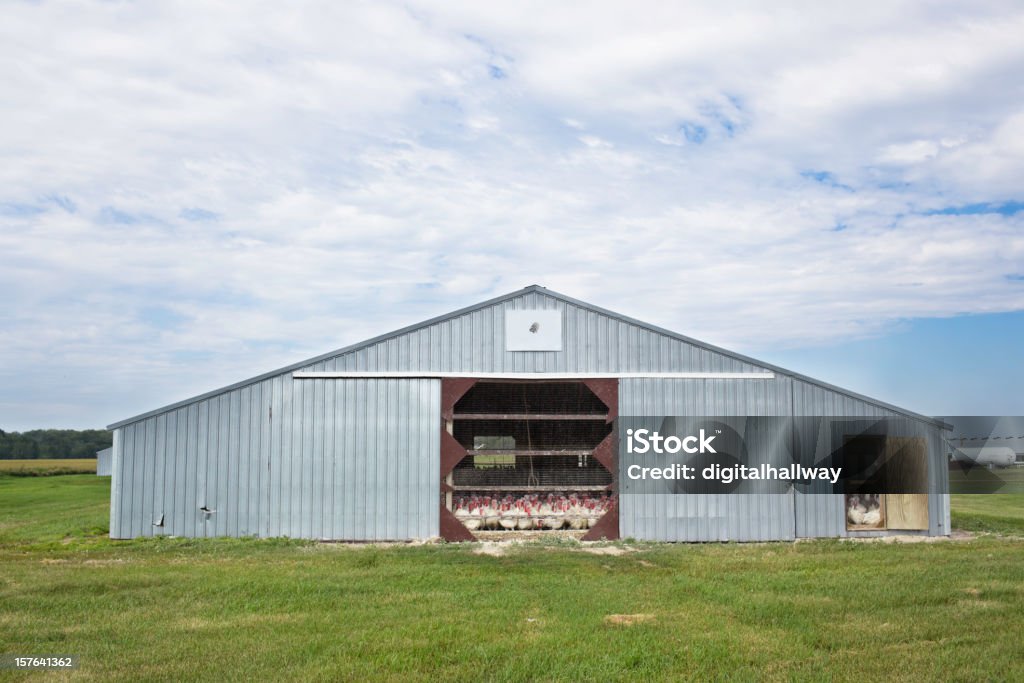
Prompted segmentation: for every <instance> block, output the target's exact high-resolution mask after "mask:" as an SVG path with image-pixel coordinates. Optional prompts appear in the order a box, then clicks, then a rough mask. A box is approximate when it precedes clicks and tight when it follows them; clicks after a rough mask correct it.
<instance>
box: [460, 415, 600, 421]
mask: <svg viewBox="0 0 1024 683" xmlns="http://www.w3.org/2000/svg"><path fill="white" fill-rule="evenodd" d="M452 417H453V419H455V420H606V419H608V416H607V415H603V414H596V415H594V414H565V415H560V414H558V413H456V414H455V415H453V416H452Z"/></svg>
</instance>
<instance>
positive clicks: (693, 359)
mask: <svg viewBox="0 0 1024 683" xmlns="http://www.w3.org/2000/svg"><path fill="white" fill-rule="evenodd" d="M523 309H546V310H560V311H562V312H563V322H562V325H563V327H562V330H563V335H564V345H563V350H562V351H506V350H505V311H506V310H523ZM303 370H310V371H346V370H361V371H412V370H423V371H426V370H432V371H437V372H471V371H476V372H656V371H669V370H671V371H674V372H687V371H705V372H753V371H761V370H763V368H761V367H760V366H756V365H751V364H750V363H745V362H742V361H739V360H737V359H734V358H731V357H729V356H726V355H723V354H720V353H715V352H713V351H711V350H708V349H704V348H701V347H699V346H694V345H692V344H687V343H686V342H683V341H681V340H678V339H673V338H671V337H668V336H665V335H663V334H659V333H657V332H654V331H652V330H648V329H645V328H641V327H638V326H636V325H632V324H629V323H626V322H624V321H621V320H617V319H615V318H610V317H608V316H606V315H602V314H600V313H597V312H595V311H591V310H589V309H586V308H583V307H581V306H576V305H574V304H570V303H568V302H565V301H562V300H561V299H556V298H554V297H550V296H545V295H544V294H542V293H540V292H531V293H529V294H524V295H523V296H520V297H517V298H514V299H509V300H507V301H504V302H502V303H499V304H495V305H494V306H490V307H488V308H484V309H480V310H477V311H473V312H471V313H467V314H465V315H461V316H458V317H456V318H451V319H448V320H444V321H441V322H438V323H436V324H433V325H430V326H428V327H424V328H421V329H419V330H416V331H413V332H410V333H408V334H404V335H401V336H398V337H394V338H391V339H387V340H384V341H381V342H379V343H377V344H373V345H371V346H368V347H365V348H362V349H358V350H356V351H352V352H350V353H346V354H342V355H340V356H337V357H335V358H328V359H326V360H321V361H319V362H316V363H312V364H310V365H308V366H305V367H304V368H303Z"/></svg>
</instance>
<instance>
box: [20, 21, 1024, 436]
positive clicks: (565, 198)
mask: <svg viewBox="0 0 1024 683" xmlns="http://www.w3.org/2000/svg"><path fill="white" fill-rule="evenodd" d="M3 19H4V20H3V21H2V22H0V88H2V90H3V92H4V103H3V105H2V106H0V161H2V163H0V288H2V290H3V291H4V292H5V294H6V296H5V302H6V303H7V306H6V307H5V308H6V310H5V325H4V326H3V327H2V328H0V384H2V385H3V387H4V388H3V389H0V412H2V415H0V422H3V423H4V424H3V425H0V426H6V425H9V424H69V423H74V422H75V421H76V420H78V421H79V424H95V423H100V422H104V421H107V420H112V419H115V418H118V417H121V416H123V415H125V414H130V413H134V412H137V411H138V410H141V409H144V408H148V407H152V406H154V405H157V404H160V403H164V402H166V401H167V400H170V399H173V398H178V397H184V396H186V395H189V394H192V393H198V392H199V391H202V390H205V389H208V388H210V387H212V386H216V385H218V384H222V383H226V382H229V381H233V380H237V379H239V378H241V377H245V376H248V375H251V374H254V373H255V372H258V371H262V370H265V369H269V368H272V367H276V366H278V365H282V364H285V363H287V362H290V361H293V360H296V359H299V358H302V357H304V356H306V355H313V354H316V353H320V352H322V351H325V350H328V349H330V348H334V347H337V346H340V345H342V344H346V343H351V342H355V341H358V340H360V339H361V338H365V337H368V336H370V335H373V334H376V333H380V332H383V331H386V330H388V329H390V328H394V327H398V326H400V325H404V324H408V323H411V322H415V321H416V320H419V319H423V318H426V317H429V316H431V315H436V314H439V313H443V312H445V311H446V310H449V309H452V308H455V307H458V306H462V305H466V304H468V303H471V302H473V301H475V300H478V299H482V298H485V297H488V296H492V295H494V294H497V293H502V292H505V291H510V290H513V289H517V288H519V287H521V286H523V285H526V284H529V283H533V282H539V283H542V284H545V285H548V286H550V287H551V288H553V289H557V290H562V291H565V292H566V293H569V294H571V295H574V296H577V297H579V298H583V299H588V300H593V301H594V302H595V303H598V304H601V305H604V306H607V307H610V308H615V309H619V310H622V311H624V312H627V313H629V314H632V315H634V316H636V317H639V318H646V319H650V320H652V322H657V323H659V324H662V325H664V326H666V327H670V328H674V329H678V330H680V331H682V332H685V333H688V334H692V335H694V336H698V337H703V338H706V339H708V340H709V341H712V342H715V343H719V344H723V345H727V346H733V347H736V348H738V349H740V350H751V349H754V348H759V349H765V348H771V347H783V346H794V345H804V344H813V343H827V342H830V341H835V340H837V339H847V338H851V337H861V336H865V335H872V334H878V333H880V332H882V331H884V330H885V329H886V328H887V326H889V325H891V324H892V323H893V322H894V321H898V320H901V319H905V318H909V317H921V316H949V315H955V314H959V313H965V312H991V311H1007V310H1020V309H1022V308H1024V294H1022V288H1021V286H1020V282H1018V281H1014V280H1011V279H1009V278H1007V277H1006V276H1007V275H1013V274H1016V275H1019V274H1020V265H1019V264H1020V263H1022V262H1024V238H1022V237H1021V228H1022V220H1024V214H1017V215H1014V216H1002V215H998V214H980V215H948V214H942V213H935V211H936V210H939V209H942V208H946V207H949V206H958V205H966V204H976V203H985V202H1001V201H1008V200H1014V199H1016V200H1018V201H1020V200H1021V197H1020V195H1019V194H1015V193H1019V191H1020V185H1019V179H1020V177H1021V175H1022V173H1024V118H1022V117H1024V114H1022V112H1024V86H1022V85H1020V83H1021V81H1020V79H1019V77H1018V76H1017V74H1019V72H1020V69H1021V67H1022V66H1024V44H1022V43H1021V42H1020V41H1019V36H1020V35H1021V33H1022V30H1024V12H1022V11H1021V10H1020V8H1019V7H1017V6H1015V5H1014V4H1012V3H1007V4H1005V5H1001V4H999V3H994V4H986V5H984V6H978V5H975V4H971V3H964V4H962V5H950V6H943V7H942V8H937V7H928V6H923V5H919V4H904V3H886V4H884V5H867V6H858V7H857V8H855V9H852V8H851V9H850V10H848V11H839V10H837V9H835V6H824V5H810V6H808V5H805V4H801V5H795V6H790V7H786V6H772V7H771V8H768V7H767V6H766V7H763V8H762V7H760V6H757V5H750V6H746V7H739V8H736V7H721V8H718V7H713V6H707V5H698V6H695V7H683V6H677V5H672V4H666V3H648V4H647V5H643V6H634V5H629V6H625V5H621V4H618V3H610V4H606V5H601V4H598V5H588V6H587V7H586V8H582V7H570V6H566V5H551V4H550V3H544V4H539V3H538V4H534V5H525V6H524V5H521V4H515V5H509V6H502V7H499V6H494V5H487V6H484V5H478V4H473V3H464V4H448V5H442V6H437V5H434V4H418V3H413V4H412V5H411V6H405V5H400V4H385V3H373V4H369V5H351V4H344V5H338V4H336V3H311V4H308V5H305V6H303V7H301V8H298V7H296V6H294V5H281V4H274V3H265V4H261V5H251V4H250V5H245V6H240V5H236V4H231V3H185V2H182V3H178V2H167V3H141V4H121V3H93V2H78V3H72V4H61V5H56V4H49V3H25V4H11V5H8V6H6V7H5V8H4V10H3ZM30 376H31V380H30V379H28V378H29V377H30ZM76 397H77V398H76ZM86 404H87V405H86ZM47 406H50V408H48V407H47ZM83 406H84V407H83ZM47 410H50V411H51V412H50V413H47ZM47 415H52V419H50V418H47V417H46V416H47Z"/></svg>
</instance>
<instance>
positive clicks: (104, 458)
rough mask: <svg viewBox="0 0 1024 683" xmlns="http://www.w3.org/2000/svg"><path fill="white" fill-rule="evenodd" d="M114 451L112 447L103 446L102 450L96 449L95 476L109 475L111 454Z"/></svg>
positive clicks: (111, 472) (110, 472) (110, 471)
mask: <svg viewBox="0 0 1024 683" xmlns="http://www.w3.org/2000/svg"><path fill="white" fill-rule="evenodd" d="M113 452H114V449H113V448H104V449H103V450H100V451H96V476H97V477H109V476H111V474H113V471H112V467H111V460H112V458H111V454H112V453H113Z"/></svg>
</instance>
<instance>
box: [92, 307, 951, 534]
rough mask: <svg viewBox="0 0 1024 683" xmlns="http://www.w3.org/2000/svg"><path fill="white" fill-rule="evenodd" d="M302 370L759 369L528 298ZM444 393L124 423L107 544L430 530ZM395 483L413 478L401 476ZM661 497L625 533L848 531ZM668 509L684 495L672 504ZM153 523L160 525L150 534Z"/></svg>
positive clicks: (781, 513)
mask: <svg viewBox="0 0 1024 683" xmlns="http://www.w3.org/2000/svg"><path fill="white" fill-rule="evenodd" d="M509 309H512V310H522V309H552V310H560V311H562V312H563V334H564V346H563V349H564V350H563V351H559V352H508V351H505V333H504V324H505V311H506V310H509ZM303 369H305V370H313V371H325V370H327V371H330V370H334V371H343V370H359V371H416V370H422V371H441V372H443V371H457V372H472V371H477V372H658V371H665V372H686V371H695V372H700V371H703V372H755V371H760V370H764V369H765V368H763V367H762V366H759V365H756V364H752V363H750V362H746V361H745V360H742V359H738V358H734V357H732V356H730V355H727V354H725V353H719V352H717V351H715V350H713V349H707V348H704V347H702V346H699V345H696V344H691V343H688V342H686V341H684V340H681V339H677V338H675V337H672V336H669V335H667V334H662V333H660V332H658V331H656V330H651V329H647V328H644V327H641V326H638V325H635V324H632V323H630V322H627V321H624V320H621V319H617V318H615V317H612V316H609V315H605V314H603V313H600V312H598V311H594V310H591V309H589V308H586V307H584V306H580V305H577V304H574V303H571V302H569V301H565V300H563V299H560V298H557V297H553V296H548V295H545V294H544V293H543V292H540V291H530V292H527V293H524V294H523V295H521V296H516V297H512V298H509V299H506V300H503V301H500V302H498V303H495V304H494V305H491V306H487V307H484V308H478V309H476V310H471V311H469V312H466V313H464V314H461V315H458V316H455V317H451V318H447V319H443V320H440V321H437V322H434V323H431V324H429V325H427V326H425V327H421V328H419V329H415V330H412V331H409V332H406V333H403V334H400V335H397V336H393V337H391V338H388V339H384V340H382V341H379V342H376V343H373V344H371V345H368V346H364V347H362V348H358V349H355V350H352V351H348V352H344V353H338V354H337V355H335V356H328V357H326V358H324V359H322V360H318V361H317V362H315V363H310V364H308V365H306V366H304V367H303ZM621 384H622V386H621V387H620V413H621V414H623V415H629V414H633V415H644V414H647V415H650V414H676V413H678V414H682V415H687V414H693V415H698V414H703V415H748V414H749V415H789V414H796V415H810V414H816V415H823V414H824V415H830V414H834V415H859V414H865V415H882V414H886V413H885V411H884V410H883V409H882V408H880V407H876V406H873V405H872V404H870V403H867V402H864V401H860V400H858V399H856V398H853V397H850V396H846V395H845V394H842V393H841V392H837V391H833V390H829V389H826V388H823V387H818V386H816V385H814V384H811V383H808V382H804V381H802V380H796V379H791V378H789V377H786V376H784V375H778V376H777V378H776V379H775V380H767V381H766V380H756V381H755V380H656V379H626V380H623V381H622V383H621ZM438 385H439V383H438V382H437V380H351V379H350V380H294V379H293V378H292V376H291V371H282V372H281V373H279V374H276V375H272V376H266V377H262V378H257V379H255V380H253V381H251V382H250V383H247V384H243V385H239V386H235V387H233V388H230V389H229V390H225V391H223V392H221V393H219V394H215V395H209V396H205V397H201V398H199V399H196V400H194V401H192V402H191V403H187V404H183V405H176V406H172V407H170V408H168V409H166V410H164V411H163V412H160V413H158V414H154V415H150V416H144V417H142V418H140V419H139V420H137V421H135V422H131V423H126V424H124V425H123V426H120V427H119V428H117V429H116V430H115V440H114V463H113V482H112V487H111V536H113V537H115V538H119V537H132V536H145V535H152V534H154V533H163V534H174V535H182V536H213V535H260V536H277V535H284V536H299V537H306V538H339V539H378V538H380V539H383V538H422V537H426V536H433V535H436V534H437V533H438V510H437V498H438V485H439V482H438V481H437V479H438V469H439V465H438V458H439V455H438V448H439V436H440V435H439V430H440V419H439V386H438ZM638 411H639V412H638ZM856 411H861V412H856ZM940 451H941V449H939V451H937V452H940ZM393 475H399V476H401V477H404V478H403V479H402V480H401V482H398V483H396V482H395V481H393V480H392V477H393ZM935 476H937V477H943V476H945V473H944V472H943V473H937V474H936V475H935ZM657 498H659V500H655V501H647V500H636V501H633V502H628V503H627V502H626V501H624V502H623V511H622V515H623V527H622V531H623V534H624V535H633V536H636V537H640V538H661V539H664V540H761V539H768V538H792V537H793V535H794V531H795V533H796V534H797V535H814V536H816V535H828V536H835V535H844V534H845V525H844V524H843V521H842V519H843V517H842V509H841V507H842V503H841V502H840V501H837V499H836V498H837V497H835V496H807V495H801V496H796V503H795V509H794V501H793V498H792V497H787V496H768V497H764V496H760V497H759V496H753V495H746V496H728V497H727V498H725V499H712V498H708V499H694V500H686V498H687V497H673V496H658V497H657ZM661 498H664V499H665V500H660V499H661ZM672 498H680V500H675V501H673V502H671V503H669V501H670V500H671V499H672ZM742 499H747V500H742ZM934 504H935V505H936V506H938V507H937V508H936V510H935V511H934V514H933V519H935V520H939V519H942V520H943V521H944V522H945V525H944V529H946V530H948V518H949V512H948V499H947V500H945V501H943V500H936V501H935V502H934ZM204 505H205V506H208V507H209V508H210V509H214V510H216V512H214V513H213V514H211V515H209V516H207V515H204V514H201V513H200V512H199V508H200V507H203V506H204ZM670 506H671V507H670ZM161 514H162V515H163V518H164V525H163V526H162V527H154V526H153V525H154V522H156V521H157V520H158V518H159V516H160V515H161ZM943 515H944V516H943ZM669 520H672V521H671V522H670V521H669ZM936 528H938V522H936ZM939 533H946V531H940V532H939Z"/></svg>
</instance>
